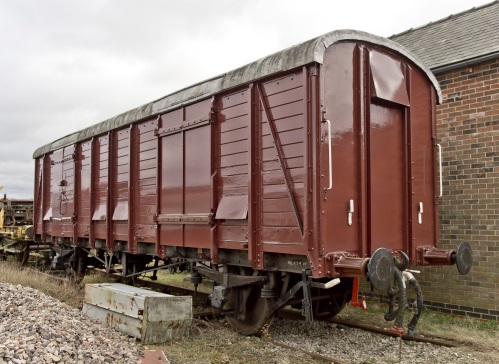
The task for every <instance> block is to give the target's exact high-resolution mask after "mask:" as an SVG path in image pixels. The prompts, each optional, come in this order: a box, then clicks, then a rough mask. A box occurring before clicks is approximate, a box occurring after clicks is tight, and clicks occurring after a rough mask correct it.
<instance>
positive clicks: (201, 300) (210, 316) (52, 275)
mask: <svg viewBox="0 0 499 364" xmlns="http://www.w3.org/2000/svg"><path fill="white" fill-rule="evenodd" d="M24 269H27V270H30V271H33V273H36V274H38V275H40V274H42V275H45V276H47V277H48V278H49V279H51V280H55V281H58V282H71V281H73V282H74V280H72V279H71V277H70V276H68V275H67V273H66V272H65V271H60V270H53V271H50V270H49V271H40V270H37V269H34V268H31V267H25V268H24ZM87 271H88V272H91V273H93V274H97V275H106V276H108V277H111V278H113V279H115V280H116V281H123V277H122V276H121V275H120V274H118V273H111V274H106V272H105V271H104V270H103V269H97V268H92V267H89V268H88V270H87ZM134 284H135V285H137V286H141V287H147V288H150V289H154V290H156V291H160V292H163V293H168V294H175V295H190V296H193V297H194V300H193V303H194V312H193V315H194V322H196V323H197V324H205V325H208V326H210V327H212V328H214V329H224V330H229V328H228V327H227V326H226V325H223V324H222V323H220V322H219V320H220V319H221V318H222V316H221V315H218V314H216V313H215V312H214V311H213V310H212V309H211V307H210V305H209V294H208V293H206V292H203V291H199V290H198V291H197V292H194V290H193V289H191V288H186V287H181V286H178V285H172V284H164V283H159V282H157V281H151V280H149V279H143V278H136V279H134ZM277 317H278V318H282V319H287V320H303V319H304V317H303V316H302V315H301V312H300V311H297V310H290V309H283V310H280V311H279V312H278V314H277ZM327 321H329V322H332V323H335V324H337V325H341V326H345V327H351V328H357V329H360V330H364V331H366V332H371V333H376V334H380V335H384V336H391V337H399V335H397V334H396V333H393V332H390V331H387V330H385V329H382V328H379V327H375V326H370V325H365V324H359V323H356V322H353V321H349V320H345V319H337V318H334V319H330V320H327ZM402 339H403V340H405V341H416V342H422V343H430V344H433V345H438V346H443V347H458V346H459V344H457V343H455V342H450V341H447V340H444V339H441V338H433V337H423V336H417V337H415V338H409V337H407V336H402V337H401V340H402ZM262 340H265V341H266V342H268V343H270V344H272V345H275V346H279V347H282V348H285V349H287V350H293V351H299V352H301V353H303V354H305V355H308V356H309V357H311V358H314V359H318V360H323V361H327V362H331V363H338V364H344V363H346V362H345V360H344V359H339V358H334V357H331V356H326V355H322V354H319V353H317V352H314V351H309V350H306V349H304V348H303V347H297V346H294V345H289V344H287V343H284V342H281V341H279V340H276V339H274V338H273V337H272V335H271V334H269V332H268V330H264V331H263V333H262ZM401 342H402V341H401Z"/></svg>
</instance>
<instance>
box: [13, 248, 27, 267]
mask: <svg viewBox="0 0 499 364" xmlns="http://www.w3.org/2000/svg"><path fill="white" fill-rule="evenodd" d="M16 260H17V261H18V263H19V265H20V266H21V267H25V266H26V265H27V264H28V262H29V245H28V244H27V243H23V244H22V251H21V252H20V253H17V254H16Z"/></svg>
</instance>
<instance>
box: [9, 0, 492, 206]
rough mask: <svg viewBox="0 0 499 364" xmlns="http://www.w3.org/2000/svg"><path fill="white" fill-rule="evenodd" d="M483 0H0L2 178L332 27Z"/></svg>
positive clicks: (30, 169) (379, 31)
mask: <svg viewBox="0 0 499 364" xmlns="http://www.w3.org/2000/svg"><path fill="white" fill-rule="evenodd" d="M489 2H490V0H440V1H437V0H409V1H401V0H377V1H373V0H357V1H355V0H350V1H333V0H328V1H326V0H314V1H306V0H277V1H272V0H248V1H246V0H211V1H208V0H205V1H202V0H187V1H185V0H176V1H169V0H147V1H139V0H73V1H68V0H43V1H42V0H0V136H1V141H0V186H1V185H3V186H4V189H3V191H2V192H1V193H2V194H3V193H6V194H7V195H8V196H9V197H11V198H32V196H33V184H34V182H33V173H34V162H33V160H32V154H33V152H34V150H35V149H36V148H38V147H40V146H42V145H44V144H47V143H49V142H51V141H53V140H55V139H58V138H60V137H62V136H64V135H67V134H70V133H72V132H74V131H77V130H80V129H82V128H85V127H87V126H89V125H92V124H95V123H98V122H100V121H102V120H105V119H107V118H109V117H111V116H114V115H117V114H119V113H121V112H123V111H126V110H128V109H131V108H134V107H136V106H139V105H141V104H144V103H146V102H148V101H152V100H154V99H157V98H159V97H161V96H164V95H166V94H168V93H171V92H173V91H175V90H177V89H180V88H183V87H185V86H189V85H190V84H193V83H195V82H198V81H202V80H204V79H207V78H209V77H212V76H215V75H218V74H220V73H223V72H226V71H230V70H232V69H234V68H237V67H239V66H242V65H244V64H246V63H249V62H252V61H254V60H256V59H258V58H261V57H263V56H265V55H268V54H270V53H274V52H276V51H279V50H281V49H284V48H286V47H289V46H291V45H294V44H297V43H300V42H302V41H305V40H308V39H311V38H313V37H316V36H319V35H321V34H324V33H327V32H329V31H332V30H336V29H357V30H363V31H367V32H370V33H373V34H376V35H380V36H385V37H388V36H390V35H393V34H395V33H399V32H402V31H405V30H408V29H410V28H415V27H419V26H422V25H425V24H427V23H428V22H430V21H435V20H439V19H441V18H444V17H446V16H448V15H450V14H456V13H458V12H461V11H465V10H468V9H470V8H472V7H474V6H480V5H483V4H487V3H489Z"/></svg>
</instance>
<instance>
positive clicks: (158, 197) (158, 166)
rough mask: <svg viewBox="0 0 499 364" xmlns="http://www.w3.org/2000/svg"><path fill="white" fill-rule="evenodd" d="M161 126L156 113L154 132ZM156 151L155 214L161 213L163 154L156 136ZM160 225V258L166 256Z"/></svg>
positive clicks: (157, 241) (157, 230) (157, 251)
mask: <svg viewBox="0 0 499 364" xmlns="http://www.w3.org/2000/svg"><path fill="white" fill-rule="evenodd" d="M160 127H161V116H160V115H158V117H157V119H156V132H155V134H156V135H157V131H158V130H159V128H160ZM156 142H157V145H156V151H157V156H156V216H158V215H159V214H160V213H161V206H162V195H163V188H162V186H163V178H162V176H163V166H162V160H163V158H162V156H163V143H162V142H161V138H160V137H159V136H158V137H157V138H156ZM161 230H162V229H161V225H160V224H156V255H157V256H158V257H161V258H165V257H166V247H165V246H164V245H161V238H162V234H161Z"/></svg>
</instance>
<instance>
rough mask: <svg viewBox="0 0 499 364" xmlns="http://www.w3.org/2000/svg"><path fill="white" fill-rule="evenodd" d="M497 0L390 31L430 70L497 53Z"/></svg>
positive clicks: (498, 50)
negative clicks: (424, 22)
mask: <svg viewBox="0 0 499 364" xmlns="http://www.w3.org/2000/svg"><path fill="white" fill-rule="evenodd" d="M498 29H499V1H498V0H496V1H493V2H491V3H488V4H485V5H483V6H480V7H475V8H472V9H470V10H467V11H464V12H461V13H458V14H452V15H449V16H448V17H446V18H443V19H440V20H437V21H434V22H431V23H428V24H426V25H424V26H422V27H419V28H411V29H409V30H406V31H404V32H402V33H399V34H395V35H392V36H391V37H390V39H391V40H394V41H396V42H398V43H400V44H401V45H403V46H404V47H406V48H408V49H409V50H410V51H412V52H413V53H414V54H416V55H417V56H418V57H419V58H420V59H421V60H422V61H423V62H424V63H426V65H427V66H428V67H430V68H431V69H432V70H435V69H438V68H441V67H444V66H448V65H452V64H456V63H461V62H464V61H472V60H474V59H478V58H480V57H483V56H486V55H490V54H494V53H499V31H498Z"/></svg>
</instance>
